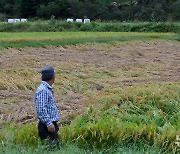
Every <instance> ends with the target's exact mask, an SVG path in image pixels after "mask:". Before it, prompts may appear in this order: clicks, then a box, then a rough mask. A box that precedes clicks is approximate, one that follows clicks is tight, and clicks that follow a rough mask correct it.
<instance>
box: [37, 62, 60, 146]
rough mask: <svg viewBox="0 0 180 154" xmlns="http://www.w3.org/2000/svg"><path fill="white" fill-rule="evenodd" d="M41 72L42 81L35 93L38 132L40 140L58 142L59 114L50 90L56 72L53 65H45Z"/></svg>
mask: <svg viewBox="0 0 180 154" xmlns="http://www.w3.org/2000/svg"><path fill="white" fill-rule="evenodd" d="M41 74H42V82H41V84H40V85H39V87H38V88H37V91H36V93H35V105H36V116H37V118H38V119H39V123H38V134H39V137H40V139H41V140H44V139H49V140H50V141H52V143H54V142H55V143H59V136H58V131H59V127H58V125H57V122H58V121H59V120H60V114H59V110H58V108H57V106H56V102H55V100H54V96H53V91H52V85H53V83H54V81H55V75H56V72H55V70H54V68H53V67H51V66H46V67H44V68H43V69H42V71H41Z"/></svg>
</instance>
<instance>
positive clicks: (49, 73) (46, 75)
mask: <svg viewBox="0 0 180 154" xmlns="http://www.w3.org/2000/svg"><path fill="white" fill-rule="evenodd" d="M41 74H42V80H43V81H47V80H51V78H52V77H53V76H54V75H55V74H56V71H55V70H54V68H53V67H52V66H46V67H44V68H43V69H42V71H41Z"/></svg>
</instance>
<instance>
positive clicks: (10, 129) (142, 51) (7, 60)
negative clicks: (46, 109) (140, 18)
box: [0, 32, 180, 153]
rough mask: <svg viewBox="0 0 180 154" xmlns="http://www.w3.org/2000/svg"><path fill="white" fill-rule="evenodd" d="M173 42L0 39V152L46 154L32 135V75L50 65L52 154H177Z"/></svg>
mask: <svg viewBox="0 0 180 154" xmlns="http://www.w3.org/2000/svg"><path fill="white" fill-rule="evenodd" d="M178 38H179V36H178V34H175V33H124V32H123V33H122V32H106V33H105V32H93V33H92V32H56V33H55V32H49V33H48V32H41V33H40V32H33V33H0V47H1V48H0V78H1V80H0V130H1V131H0V146H1V147H2V151H3V152H2V151H1V152H2V153H40V152H44V153H48V150H47V147H44V145H42V143H41V142H40V140H39V138H38V134H37V128H36V127H37V126H36V125H37V119H36V117H35V106H34V92H35V90H36V88H37V86H38V85H39V84H40V82H41V77H40V74H39V73H38V72H39V71H40V70H41V68H42V67H43V66H45V65H52V66H53V67H54V68H55V69H56V71H57V78H56V81H55V84H54V94H55V99H56V102H57V106H58V108H59V109H60V111H61V117H62V119H61V121H60V122H59V126H60V131H59V136H60V138H61V142H62V147H61V149H60V150H59V149H56V150H55V151H54V153H59V152H61V153H179V150H180V148H179V146H178V145H177V144H176V143H177V142H178V141H177V136H178V135H180V122H179V121H180V78H179V76H180V71H179V68H180V63H179V61H180V52H179V51H180V43H179V41H178ZM72 40H73V41H72ZM1 152H0V153H1Z"/></svg>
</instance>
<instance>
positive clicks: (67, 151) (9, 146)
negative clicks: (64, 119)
mask: <svg viewBox="0 0 180 154" xmlns="http://www.w3.org/2000/svg"><path fill="white" fill-rule="evenodd" d="M1 146H2V147H1V151H0V154H1V153H3V154H17V153H23V154H39V153H43V154H59V153H61V154H85V153H86V154H88V153H89V154H104V153H113V154H119V153H121V154H127V153H128V154H144V153H147V154H158V153H160V152H161V151H160V149H158V148H157V147H156V146H148V145H145V144H144V145H141V146H140V147H139V146H138V145H135V144H134V145H131V146H123V145H114V146H113V147H107V148H104V149H97V148H88V147H86V148H85V147H81V146H78V144H72V143H70V144H65V145H62V146H61V147H60V149H54V150H52V151H51V150H48V147H47V146H45V145H42V144H41V143H39V145H38V146H37V147H35V148H34V147H31V146H24V145H15V144H14V143H10V142H7V143H3V144H1Z"/></svg>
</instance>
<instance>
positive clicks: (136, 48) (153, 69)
mask: <svg viewBox="0 0 180 154" xmlns="http://www.w3.org/2000/svg"><path fill="white" fill-rule="evenodd" d="M47 64H52V65H53V66H54V65H55V66H57V67H56V68H59V67H62V66H65V67H66V68H67V67H68V66H71V67H72V65H73V66H74V67H72V68H71V69H76V71H77V72H78V71H79V72H82V70H80V69H77V68H76V67H75V66H76V65H78V66H87V65H88V66H91V67H94V68H96V69H101V70H102V69H104V70H113V71H119V70H120V71H121V72H122V73H123V74H125V75H126V74H131V73H136V72H138V73H139V74H141V73H145V76H141V75H140V76H138V74H135V77H133V75H132V76H127V78H115V80H110V81H109V84H111V86H134V85H138V84H149V83H163V82H180V43H179V42H170V41H167V42H162V41H161V42H141V41H138V42H131V43H115V44H111V45H107V44H102V45H99V44H86V45H74V46H64V47H44V48H29V47H28V48H22V49H0V69H2V70H6V69H9V68H12V67H15V68H27V69H29V68H30V69H32V70H34V71H40V70H41V68H42V67H43V66H44V65H47ZM142 70H143V72H142ZM83 73H88V70H86V72H83ZM106 82H107V81H106ZM104 85H105V84H102V85H98V84H96V87H97V88H96V90H103V89H104ZM55 98H56V101H57V105H58V107H59V109H60V111H61V115H62V120H61V124H64V123H69V122H70V121H71V120H72V119H73V118H74V117H75V116H76V114H79V113H81V112H83V111H84V110H86V107H87V106H88V103H87V102H88V101H89V100H90V99H91V98H89V97H88V96H87V95H83V94H80V93H74V92H71V93H68V95H67V96H66V97H63V98H61V96H58V94H56V95H55ZM6 100H10V101H7V102H6ZM1 120H2V121H4V120H5V121H15V122H18V123H19V122H20V123H23V124H24V123H32V122H35V121H37V119H36V118H35V107H34V91H30V90H14V89H6V90H0V121H1Z"/></svg>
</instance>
